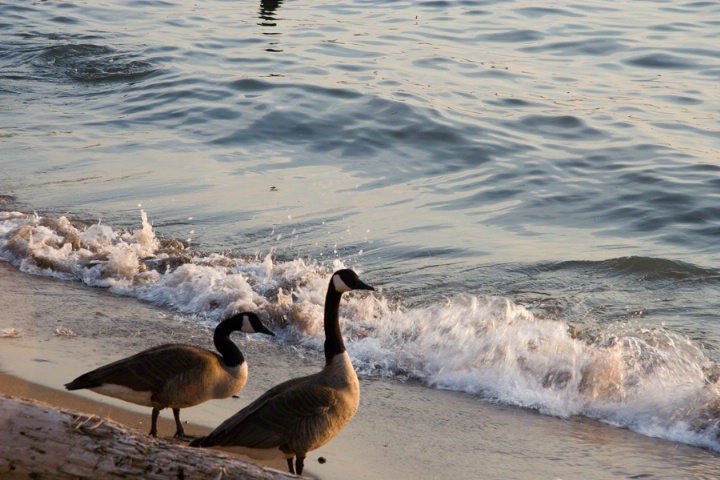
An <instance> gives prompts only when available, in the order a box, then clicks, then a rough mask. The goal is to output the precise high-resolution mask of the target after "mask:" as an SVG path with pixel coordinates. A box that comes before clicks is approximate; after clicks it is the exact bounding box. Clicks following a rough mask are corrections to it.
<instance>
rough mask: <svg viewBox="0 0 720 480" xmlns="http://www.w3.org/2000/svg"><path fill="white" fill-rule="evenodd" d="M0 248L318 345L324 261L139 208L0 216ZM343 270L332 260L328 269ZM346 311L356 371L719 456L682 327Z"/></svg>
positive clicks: (351, 305)
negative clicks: (131, 216)
mask: <svg viewBox="0 0 720 480" xmlns="http://www.w3.org/2000/svg"><path fill="white" fill-rule="evenodd" d="M0 255H2V257H4V258H6V259H8V260H10V261H11V262H12V263H13V264H14V265H16V266H17V267H18V268H20V269H21V270H23V271H25V272H28V273H32V274H39V275H46V276H54V277H59V278H64V279H72V280H78V281H83V282H85V283H86V284H88V285H91V286H96V287H106V288H109V289H110V290H111V291H113V292H115V293H117V294H122V295H127V296H132V297H135V298H138V299H141V300H144V301H147V302H151V303H153V304H156V305H159V306H163V307H166V308H169V309H171V310H173V311H175V312H178V313H181V314H184V315H185V316H187V317H191V318H195V319H197V320H198V321H201V322H207V323H208V325H212V324H214V323H215V322H216V321H218V320H219V319H221V318H224V317H226V316H228V315H230V314H232V313H235V312H238V311H242V310H255V311H258V312H260V313H261V315H264V316H266V317H267V318H268V320H269V321H270V322H271V323H272V324H273V329H274V330H276V331H277V332H278V333H279V335H278V337H276V341H280V342H286V343H293V344H301V345H304V346H306V347H308V348H313V349H316V350H320V349H321V348H322V344H323V326H322V322H323V305H324V301H325V292H326V288H327V282H328V281H329V278H330V273H331V272H330V271H329V270H328V269H326V268H323V267H321V266H320V265H318V264H314V263H308V262H306V261H304V260H301V259H295V260H290V261H284V262H279V261H275V260H274V259H273V258H272V257H271V256H270V255H268V256H266V257H264V258H249V259H248V258H241V257H232V256H228V255H222V254H217V253H214V254H208V255H201V254H198V253H193V252H188V251H187V250H186V249H184V248H183V246H182V245H181V244H180V243H179V242H177V241H174V240H169V241H168V240H159V239H158V238H157V237H156V236H155V234H154V232H153V229H152V226H151V225H150V223H149V222H148V219H147V216H146V214H145V212H142V213H141V228H140V229H138V230H134V231H127V232H121V231H117V230H116V229H113V228H111V227H110V226H108V225H103V224H100V223H98V224H95V225H90V226H83V225H79V224H73V223H71V222H70V221H68V220H67V219H66V218H64V217H61V218H59V219H45V218H42V217H40V216H38V215H26V214H21V213H17V212H11V213H7V212H6V213H0ZM343 266H344V265H343V264H342V262H340V261H335V263H334V265H333V269H338V268H343ZM341 316H342V317H343V319H342V328H343V333H344V336H345V339H346V345H347V347H348V350H349V352H350V354H351V356H352V358H353V360H354V361H355V364H356V368H357V369H358V371H359V372H360V373H361V374H364V375H373V376H386V377H391V378H398V379H409V378H411V379H416V380H420V381H423V382H424V383H426V384H427V385H428V386H431V387H434V388H442V389H450V390H458V391H463V392H467V393H470V394H477V395H479V396H481V397H483V398H487V399H492V400H494V401H498V402H502V403H507V404H511V405H518V406H522V407H529V408H534V409H537V410H539V411H540V412H543V413H546V414H551V415H557V416H562V417H567V416H571V415H585V416H588V417H591V418H596V419H599V420H602V421H605V422H608V423H611V424H614V425H618V426H621V427H625V428H630V429H633V430H635V431H638V432H641V433H644V434H647V435H652V436H658V437H663V438H667V439H672V440H676V441H681V442H684V443H690V444H695V445H701V446H704V447H706V448H711V449H715V450H718V451H720V443H718V440H717V435H718V433H719V432H720V429H719V428H718V414H719V413H720V400H718V399H719V398H720V384H718V382H717V380H716V379H714V378H713V376H712V375H710V376H709V375H708V371H710V370H711V368H712V362H711V361H710V360H709V359H708V358H706V356H705V355H704V353H703V350H702V349H701V348H700V347H699V346H698V345H697V344H695V343H694V342H692V341H691V340H690V339H688V338H686V337H684V336H683V335H680V334H678V333H674V332H671V331H667V330H665V329H662V328H652V329H649V328H645V327H644V326H643V325H642V324H639V323H625V324H612V325H609V326H602V325H597V326H595V327H593V328H591V329H588V330H586V331H578V330H576V329H574V328H572V326H571V325H569V324H568V323H567V322H566V321H564V320H563V319H562V318H559V319H549V318H536V317H535V316H534V315H533V314H532V313H531V312H530V311H528V310H527V309H525V308H524V307H522V306H520V305H517V304H514V303H513V302H512V301H510V300H508V299H506V298H499V297H478V296H473V295H464V294H460V295H458V296H456V297H454V298H451V299H448V300H446V301H445V302H442V303H436V304H431V305H427V306H423V307H414V308H404V307H403V306H402V304H401V303H397V302H391V301H390V300H389V299H388V298H386V297H385V296H383V295H382V293H381V292H376V293H375V294H368V293H366V292H361V293H359V294H354V293H353V294H348V295H345V298H344V301H343V303H342V306H341Z"/></svg>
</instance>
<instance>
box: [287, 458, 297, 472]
mask: <svg viewBox="0 0 720 480" xmlns="http://www.w3.org/2000/svg"><path fill="white" fill-rule="evenodd" d="M287 462H288V470H290V473H292V474H293V475H294V474H295V467H294V466H293V457H290V458H288V459H287Z"/></svg>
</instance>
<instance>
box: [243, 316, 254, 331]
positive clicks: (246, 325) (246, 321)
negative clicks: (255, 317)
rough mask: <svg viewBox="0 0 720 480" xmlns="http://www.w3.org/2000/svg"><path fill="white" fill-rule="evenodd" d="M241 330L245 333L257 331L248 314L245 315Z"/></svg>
mask: <svg viewBox="0 0 720 480" xmlns="http://www.w3.org/2000/svg"><path fill="white" fill-rule="evenodd" d="M240 331H241V332H243V333H255V329H254V328H253V326H252V323H250V319H249V318H248V316H247V315H243V320H242V326H241V327H240Z"/></svg>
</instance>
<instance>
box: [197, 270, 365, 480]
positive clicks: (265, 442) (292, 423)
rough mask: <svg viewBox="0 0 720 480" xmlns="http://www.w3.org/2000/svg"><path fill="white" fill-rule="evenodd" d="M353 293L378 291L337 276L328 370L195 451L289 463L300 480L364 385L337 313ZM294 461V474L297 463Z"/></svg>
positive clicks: (251, 408)
mask: <svg viewBox="0 0 720 480" xmlns="http://www.w3.org/2000/svg"><path fill="white" fill-rule="evenodd" d="M350 290H374V288H373V287H371V286H369V285H366V284H364V283H363V282H362V281H360V279H358V276H357V274H356V273H355V272H353V271H352V270H338V271H337V272H335V273H334V274H333V276H332V278H331V279H330V285H329V286H328V291H327V296H326V297H325V367H324V368H323V369H322V370H321V371H320V372H318V373H315V374H313V375H308V376H306V377H300V378H293V379H291V380H288V381H286V382H283V383H281V384H279V385H276V386H275V387H273V388H271V389H270V390H268V391H267V392H265V393H264V394H263V395H261V396H260V397H259V398H258V399H257V400H255V401H254V402H252V403H251V404H250V405H248V406H247V407H245V408H243V409H242V410H240V411H239V412H238V413H236V414H235V415H233V416H232V417H230V418H228V419H227V420H225V421H224V422H223V423H222V424H220V426H218V427H217V428H216V429H215V430H214V431H213V432H212V433H210V435H208V436H207V437H202V438H198V439H196V440H194V441H193V442H191V443H190V446H191V447H211V446H223V447H231V448H230V449H231V450H232V451H236V452H238V453H242V454H245V455H248V456H250V457H253V458H256V459H272V458H285V459H287V464H288V469H289V470H290V473H296V472H297V474H298V475H301V474H302V471H303V464H304V462H305V456H306V455H307V453H308V452H309V451H311V450H315V449H316V448H318V447H321V446H322V445H324V444H326V443H327V442H329V441H330V440H331V439H332V438H333V437H335V435H337V434H338V433H339V432H340V430H342V429H343V427H345V425H347V424H348V423H349V422H350V420H351V419H352V417H353V415H355V411H356V410H357V408H358V404H359V403H360V384H359V383H358V378H357V375H356V374H355V369H354V368H353V366H352V363H351V361H350V356H349V355H348V354H347V351H346V350H345V344H344V343H343V339H342V335H341V333H340V324H339V321H338V309H339V307H340V297H341V296H342V294H343V293H344V292H349V291H350ZM294 457H295V458H296V461H295V467H294V468H293V458H294Z"/></svg>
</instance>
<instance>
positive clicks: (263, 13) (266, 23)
mask: <svg viewBox="0 0 720 480" xmlns="http://www.w3.org/2000/svg"><path fill="white" fill-rule="evenodd" d="M282 3H283V2H282V0H261V1H260V20H261V23H260V25H262V26H263V27H275V26H277V24H276V23H275V10H277V9H278V7H279V6H280V5H282Z"/></svg>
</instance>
